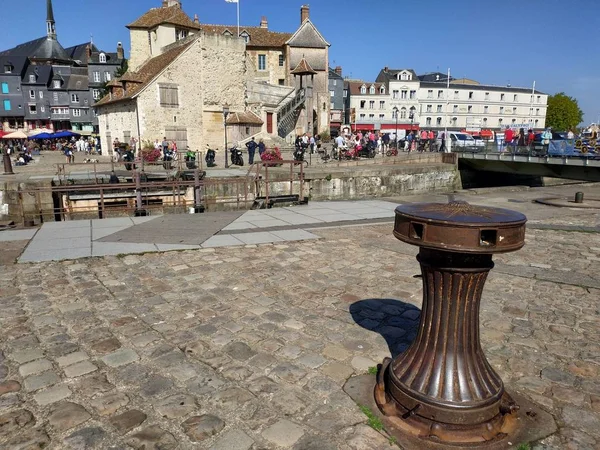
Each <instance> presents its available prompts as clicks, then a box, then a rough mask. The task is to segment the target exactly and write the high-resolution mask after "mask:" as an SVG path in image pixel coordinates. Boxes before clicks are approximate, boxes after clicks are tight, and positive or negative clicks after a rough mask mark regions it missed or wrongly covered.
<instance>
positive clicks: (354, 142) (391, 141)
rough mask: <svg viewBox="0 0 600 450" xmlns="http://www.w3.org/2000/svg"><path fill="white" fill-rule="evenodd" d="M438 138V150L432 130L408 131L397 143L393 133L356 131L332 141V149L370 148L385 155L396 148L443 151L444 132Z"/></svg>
mask: <svg viewBox="0 0 600 450" xmlns="http://www.w3.org/2000/svg"><path fill="white" fill-rule="evenodd" d="M440 138H441V140H442V146H441V147H440V148H438V146H437V144H436V139H437V134H436V133H435V132H434V131H432V130H429V131H428V130H421V131H420V132H419V131H410V132H409V133H408V134H406V135H405V136H404V137H402V138H399V139H398V140H397V141H396V136H395V134H393V133H382V132H378V131H367V132H365V133H364V134H363V133H362V132H360V131H357V132H355V133H352V134H347V135H342V134H340V135H338V136H337V137H336V138H335V140H334V148H340V149H348V148H354V147H356V146H362V147H364V146H370V147H372V148H375V149H376V152H377V153H378V154H385V153H386V152H387V151H388V150H389V149H390V148H397V149H398V150H404V151H405V152H409V153H410V152H412V151H417V152H425V151H432V152H433V151H438V150H439V151H444V148H445V144H444V140H445V134H444V132H441V135H440Z"/></svg>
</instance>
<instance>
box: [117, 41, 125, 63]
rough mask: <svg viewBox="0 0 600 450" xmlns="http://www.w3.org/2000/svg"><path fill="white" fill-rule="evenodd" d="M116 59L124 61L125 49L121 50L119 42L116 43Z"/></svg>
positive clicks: (121, 45) (121, 46)
mask: <svg viewBox="0 0 600 450" xmlns="http://www.w3.org/2000/svg"><path fill="white" fill-rule="evenodd" d="M117 59H119V60H123V59H125V49H124V48H123V44H121V43H120V42H117Z"/></svg>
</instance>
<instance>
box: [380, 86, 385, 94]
mask: <svg viewBox="0 0 600 450" xmlns="http://www.w3.org/2000/svg"><path fill="white" fill-rule="evenodd" d="M379 93H380V94H385V87H383V86H381V87H380V88H379Z"/></svg>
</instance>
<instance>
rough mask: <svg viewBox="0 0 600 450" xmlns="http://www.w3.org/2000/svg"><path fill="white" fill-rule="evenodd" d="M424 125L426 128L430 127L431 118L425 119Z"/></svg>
mask: <svg viewBox="0 0 600 450" xmlns="http://www.w3.org/2000/svg"><path fill="white" fill-rule="evenodd" d="M425 125H427V126H430V125H431V117H428V118H427V119H425Z"/></svg>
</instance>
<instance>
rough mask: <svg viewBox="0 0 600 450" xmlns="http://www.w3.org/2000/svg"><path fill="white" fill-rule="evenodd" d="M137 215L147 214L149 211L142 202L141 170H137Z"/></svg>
mask: <svg viewBox="0 0 600 450" xmlns="http://www.w3.org/2000/svg"><path fill="white" fill-rule="evenodd" d="M134 215H135V217H142V216H147V215H148V211H146V210H145V209H144V205H143V203H142V184H141V174H140V172H139V171H137V170H136V171H135V213H134Z"/></svg>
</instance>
